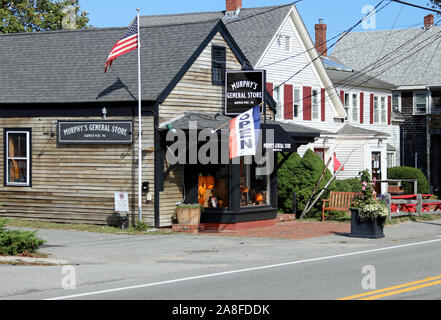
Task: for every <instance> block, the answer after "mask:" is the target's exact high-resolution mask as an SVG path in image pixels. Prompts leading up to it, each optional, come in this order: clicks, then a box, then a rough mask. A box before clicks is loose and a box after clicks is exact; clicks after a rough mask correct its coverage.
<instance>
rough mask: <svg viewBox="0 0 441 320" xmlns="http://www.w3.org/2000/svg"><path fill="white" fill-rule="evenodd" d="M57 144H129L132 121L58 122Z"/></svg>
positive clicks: (131, 133) (130, 141) (131, 134)
mask: <svg viewBox="0 0 441 320" xmlns="http://www.w3.org/2000/svg"><path fill="white" fill-rule="evenodd" d="M57 136H58V143H60V144H62V143H69V144H76V143H79V144H81V143H86V144H87V143H89V144H113V143H115V144H130V143H132V137H133V128H132V121H130V120H122V121H105V120H104V121H101V120H99V121H58V135H57Z"/></svg>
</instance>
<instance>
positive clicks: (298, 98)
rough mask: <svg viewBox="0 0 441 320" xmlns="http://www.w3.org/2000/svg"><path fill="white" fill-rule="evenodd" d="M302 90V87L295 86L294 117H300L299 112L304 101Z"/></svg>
mask: <svg viewBox="0 0 441 320" xmlns="http://www.w3.org/2000/svg"><path fill="white" fill-rule="evenodd" d="M301 94H302V91H301V90H300V88H296V87H294V99H293V100H294V102H293V110H292V116H293V118H298V117H299V113H300V110H301V107H302V105H301V103H302V96H301Z"/></svg>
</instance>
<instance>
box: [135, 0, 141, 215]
mask: <svg viewBox="0 0 441 320" xmlns="http://www.w3.org/2000/svg"><path fill="white" fill-rule="evenodd" d="M136 11H138V14H137V18H136V19H137V20H136V24H137V26H138V222H142V199H141V198H142V181H141V180H142V140H141V138H142V123H141V40H140V38H141V35H140V34H139V8H137V9H136Z"/></svg>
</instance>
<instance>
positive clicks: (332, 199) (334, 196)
mask: <svg viewBox="0 0 441 320" xmlns="http://www.w3.org/2000/svg"><path fill="white" fill-rule="evenodd" d="M356 194H357V193H356V192H337V191H331V193H330V194H329V199H325V200H323V208H322V221H324V220H325V210H328V211H345V212H348V211H349V208H350V207H351V204H352V201H353V200H354V197H355V196H356ZM326 204H328V205H326Z"/></svg>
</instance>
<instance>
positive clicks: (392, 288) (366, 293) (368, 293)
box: [337, 276, 441, 300]
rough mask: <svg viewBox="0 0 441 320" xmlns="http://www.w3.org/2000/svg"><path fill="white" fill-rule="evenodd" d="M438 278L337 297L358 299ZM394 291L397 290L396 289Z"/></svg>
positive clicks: (440, 277) (439, 277) (438, 277)
mask: <svg viewBox="0 0 441 320" xmlns="http://www.w3.org/2000/svg"><path fill="white" fill-rule="evenodd" d="M437 279H441V276H437V277H428V278H426V279H422V280H418V281H413V282H408V283H403V284H399V285H396V286H392V287H388V288H383V289H379V290H374V291H369V292H364V293H360V294H355V295H352V296H349V297H344V298H340V299H337V300H352V299H356V298H362V297H367V296H372V295H374V294H376V293H382V292H386V291H391V290H395V289H401V288H404V287H409V286H412V285H416V284H420V283H424V282H429V281H434V280H437ZM439 281H440V282H441V280H439ZM412 288H414V287H412ZM405 290H406V289H405ZM409 291H410V290H409ZM394 292H396V291H394ZM403 292H404V291H403ZM398 293H399V292H398ZM393 294H396V293H393ZM387 295H392V294H387ZM379 296H380V295H377V296H373V297H379ZM385 296H386V295H385ZM373 297H368V298H363V299H360V300H370V299H371V298H373Z"/></svg>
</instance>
